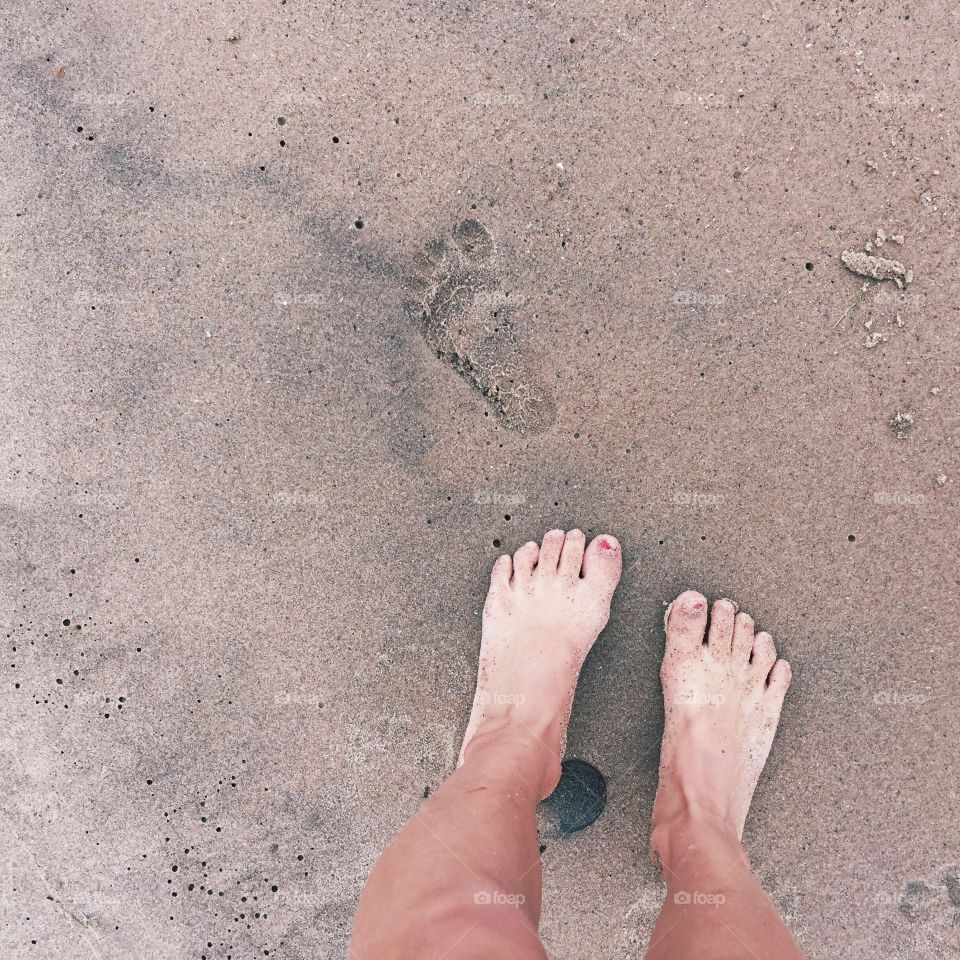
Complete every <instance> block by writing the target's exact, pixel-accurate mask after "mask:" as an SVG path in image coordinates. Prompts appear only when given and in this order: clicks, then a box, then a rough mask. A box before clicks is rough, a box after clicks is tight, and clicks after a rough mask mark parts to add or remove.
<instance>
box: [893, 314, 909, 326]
mask: <svg viewBox="0 0 960 960" xmlns="http://www.w3.org/2000/svg"><path fill="white" fill-rule="evenodd" d="M893 322H894V323H895V324H896V325H897V326H898V327H899V328H900V329H901V330H902V329H903V328H904V327H905V326H906V324H905V323H904V322H903V317H901V316H900V314H899V313H898V314H897V316H896V317H895V319H894V321H893Z"/></svg>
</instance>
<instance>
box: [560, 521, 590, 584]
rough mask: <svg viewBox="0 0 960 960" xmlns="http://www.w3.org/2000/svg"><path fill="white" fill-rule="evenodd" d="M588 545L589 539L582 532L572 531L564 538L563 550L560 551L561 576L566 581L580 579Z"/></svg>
mask: <svg viewBox="0 0 960 960" xmlns="http://www.w3.org/2000/svg"><path fill="white" fill-rule="evenodd" d="M586 543H587V538H586V537H585V536H584V535H583V531H582V530H571V531H570V532H569V533H568V534H567V535H566V537H565V538H564V541H563V549H562V550H561V551H560V575H561V576H562V577H564V578H565V579H567V580H577V579H579V577H580V566H581V565H582V563H583V548H584V547H585V546H586Z"/></svg>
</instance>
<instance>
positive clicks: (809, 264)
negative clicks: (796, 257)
mask: <svg viewBox="0 0 960 960" xmlns="http://www.w3.org/2000/svg"><path fill="white" fill-rule="evenodd" d="M806 267H807V269H808V270H812V269H813V264H812V263H811V262H810V261H809V260H808V261H807V263H806Z"/></svg>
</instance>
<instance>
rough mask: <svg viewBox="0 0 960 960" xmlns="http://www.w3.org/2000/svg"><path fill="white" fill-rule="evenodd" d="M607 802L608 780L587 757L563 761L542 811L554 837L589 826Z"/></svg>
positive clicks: (564, 835)
mask: <svg viewBox="0 0 960 960" xmlns="http://www.w3.org/2000/svg"><path fill="white" fill-rule="evenodd" d="M606 805H607V781H606V779H605V778H604V776H603V774H602V773H601V772H600V771H599V770H598V769H597V768H596V767H595V766H593V765H592V764H589V763H587V762H586V760H577V759H572V760H564V761H563V764H562V765H561V773H560V782H559V783H558V784H557V786H556V789H555V790H554V791H553V793H551V794H550V796H549V797H547V799H546V800H544V801H543V812H544V814H545V816H546V818H547V820H548V822H549V823H550V829H551V833H552V834H553V836H555V837H566V836H569V835H570V834H572V833H576V832H577V831H579V830H583V829H584V828H585V827H589V826H590V824H591V823H593V822H594V821H595V820H596V819H597V817H599V816H600V814H601V813H603V811H604V808H605V807H606Z"/></svg>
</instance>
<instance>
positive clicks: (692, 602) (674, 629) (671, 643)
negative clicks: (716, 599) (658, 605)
mask: <svg viewBox="0 0 960 960" xmlns="http://www.w3.org/2000/svg"><path fill="white" fill-rule="evenodd" d="M664 625H665V628H666V631H667V653H669V652H670V650H671V649H674V650H680V649H682V650H695V649H699V648H700V646H701V644H702V643H703V634H704V632H705V631H706V629H707V598H706V597H705V596H704V595H703V594H702V593H697V591H696V590H685V591H684V592H683V593H681V594H680V596H679V597H677V599H676V600H674V601H673V603H671V604H670V606H669V607H667V614H666V616H665V617H664Z"/></svg>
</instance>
